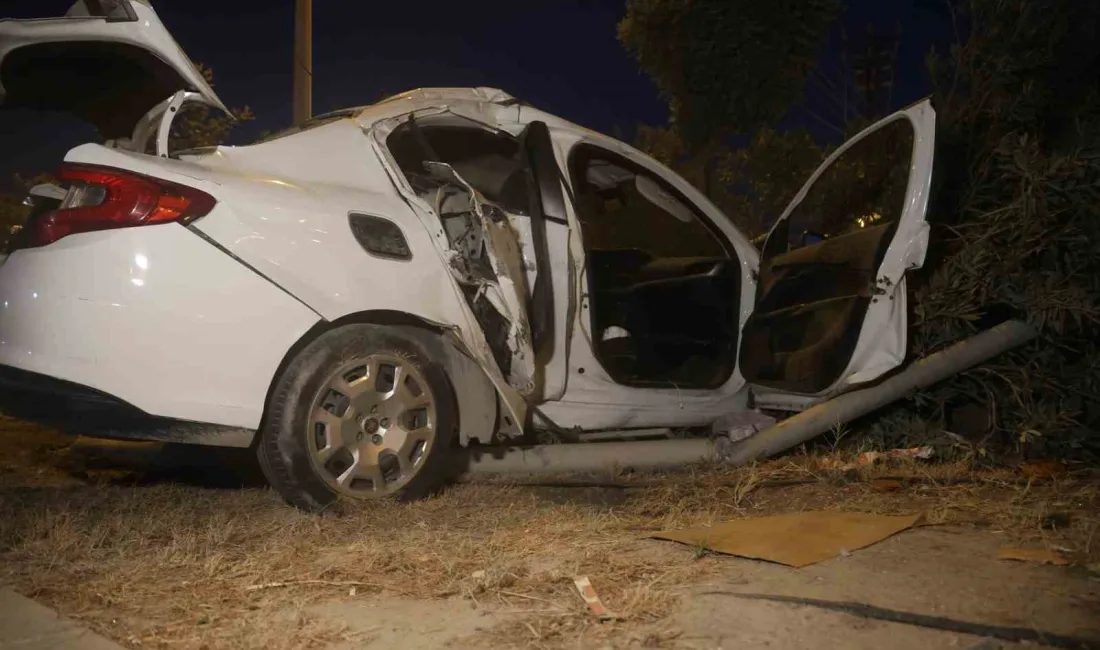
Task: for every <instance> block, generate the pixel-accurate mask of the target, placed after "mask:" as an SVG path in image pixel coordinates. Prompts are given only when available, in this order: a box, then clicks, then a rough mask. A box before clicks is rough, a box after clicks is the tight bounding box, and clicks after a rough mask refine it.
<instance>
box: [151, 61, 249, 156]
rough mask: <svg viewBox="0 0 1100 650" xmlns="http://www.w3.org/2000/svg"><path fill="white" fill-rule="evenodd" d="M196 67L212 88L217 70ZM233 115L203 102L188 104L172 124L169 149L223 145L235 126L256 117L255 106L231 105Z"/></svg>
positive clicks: (201, 66) (177, 149)
mask: <svg viewBox="0 0 1100 650" xmlns="http://www.w3.org/2000/svg"><path fill="white" fill-rule="evenodd" d="M195 67H197V68H198V69H199V72H200V73H202V76H203V77H204V78H205V79H206V81H207V83H209V84H210V86H211V87H213V86H214V71H213V70H211V69H210V68H209V67H207V66H205V65H203V64H201V63H199V64H197V65H196V66H195ZM230 110H231V111H232V113H233V118H230V117H229V116H228V115H225V114H224V113H222V112H221V111H218V110H215V109H211V108H209V107H208V106H204V105H202V104H187V105H185V106H184V110H183V113H181V114H180V116H179V117H177V118H176V119H175V121H174V122H173V123H172V130H171V132H170V133H169V135H168V149H169V150H170V151H180V150H183V149H192V148H195V147H210V146H214V145H218V144H222V143H223V142H225V141H226V139H228V138H229V134H230V132H232V130H233V127H234V126H236V125H238V124H240V123H242V122H248V121H250V120H252V119H254V117H255V116H254V115H253V114H252V109H251V108H249V107H248V106H245V107H243V108H231V109H230Z"/></svg>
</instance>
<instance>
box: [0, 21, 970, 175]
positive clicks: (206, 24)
mask: <svg viewBox="0 0 1100 650" xmlns="http://www.w3.org/2000/svg"><path fill="white" fill-rule="evenodd" d="M765 1H766V0H765ZM71 3H72V0H0V15H3V16H5V17H18V18H26V17H38V16H53V15H61V14H63V13H64V12H65V10H66V9H67V8H68V7H69V5H70V4H71ZM623 4H624V3H623V2H622V0H522V1H518V2H517V1H514V0H513V1H510V2H502V1H499V0H484V1H482V2H476V3H475V2H461V1H458V0H417V1H416V2H351V1H350V0H344V1H339V0H316V2H315V3H314V53H313V56H314V78H313V97H314V112H315V113H320V112H325V111H328V110H332V109H335V108H341V107H346V106H354V105H359V104H366V103H370V102H372V101H375V100H377V99H379V98H381V97H382V96H383V95H386V94H393V93H396V92H399V91H402V90H407V89H410V88H416V87H421V86H479V85H484V86H494V87H498V88H503V89H504V90H507V91H508V92H510V93H511V94H513V95H515V96H517V97H520V98H522V99H523V100H525V101H527V102H528V103H530V104H533V105H535V106H538V107H539V108H542V109H545V110H548V111H550V112H552V113H555V114H558V115H560V116H562V117H565V118H566V119H569V120H572V121H574V122H577V123H579V124H582V125H584V126H587V127H590V128H593V129H596V130H599V131H603V132H607V133H612V132H614V129H615V128H616V127H619V128H621V129H622V130H623V132H624V133H626V134H627V135H628V136H629V135H630V134H632V133H633V129H634V125H635V124H637V123H638V122H647V123H664V121H665V120H666V119H667V111H666V109H665V106H664V104H663V103H662V102H661V101H660V100H659V99H658V97H657V92H656V89H655V88H654V86H653V84H652V83H651V82H650V81H649V79H648V78H647V77H646V76H644V75H643V74H641V73H639V71H638V69H637V66H636V65H635V64H634V61H633V60H632V59H631V57H630V56H629V55H628V54H627V53H626V52H625V51H624V50H623V49H622V47H621V46H620V45H619V43H618V41H617V40H616V38H615V25H616V23H617V22H618V20H619V19H620V18H621V17H622V14H623ZM926 4H927V2H926V0H848V3H847V6H846V9H845V11H844V14H843V17H842V23H843V24H844V25H845V26H847V28H848V30H849V32H852V33H856V32H861V31H862V28H863V26H864V25H866V24H868V23H872V24H875V25H876V26H878V27H880V28H881V29H882V30H890V29H893V26H894V25H895V23H897V22H900V23H901V25H902V33H903V38H902V41H901V49H900V52H899V59H898V79H897V86H896V90H895V92H894V97H893V105H894V106H895V107H900V106H904V105H905V104H908V103H910V102H912V101H915V100H917V99H919V98H920V97H921V96H923V95H924V94H926V93H927V90H928V89H927V83H926V80H925V75H924V66H923V59H924V56H925V54H926V53H927V51H928V49H929V47H930V46H931V45H932V44H936V45H938V46H940V47H942V46H943V45H945V44H946V43H947V41H948V38H949V28H948V26H947V24H946V21H945V20H944V18H943V17H942V16H940V15H936V14H935V13H934V12H931V11H929V10H927V9H923V8H922V7H923V6H925V5H926ZM293 5H294V3H293V1H292V0H223V1H221V2H195V1H194V0H159V1H155V2H154V6H155V7H156V9H157V12H158V13H159V14H160V16H161V19H162V20H163V21H164V23H165V25H167V27H168V29H169V30H170V31H171V32H172V33H173V35H174V36H175V37H176V39H177V40H178V41H179V42H180V44H181V45H182V46H183V48H184V50H186V51H187V53H188V55H189V56H190V57H191V59H192V60H194V61H196V62H202V63H205V64H207V65H209V66H210V67H212V68H213V70H214V73H215V82H216V83H215V86H216V90H217V91H218V93H219V95H220V96H221V97H222V99H223V100H225V102H226V103H227V104H228V105H230V106H243V105H245V104H248V105H250V106H251V107H252V108H253V110H254V111H255V113H256V116H257V119H256V121H255V122H252V123H249V124H246V125H244V126H243V127H241V128H239V129H237V131H236V132H235V133H234V136H233V137H232V139H231V143H245V142H248V141H250V140H251V139H252V138H254V137H255V136H256V135H257V134H259V133H260V132H261V131H263V130H266V129H272V130H274V129H279V128H282V127H284V126H287V125H288V123H289V121H290V92H291V69H292V68H291V63H292V42H293V13H294V12H293ZM834 31H835V30H834ZM832 41H833V43H834V44H836V43H839V39H838V38H836V37H835V34H834V38H833V39H832ZM835 49H836V48H835V45H834V47H832V48H830V47H823V48H822V56H821V60H820V65H819V68H820V69H821V70H824V71H826V73H829V72H830V71H834V72H833V74H834V76H835V74H836V72H835V71H837V70H839V56H838V55H837V53H836V52H835V51H834V50H835ZM806 104H807V105H808V106H809V107H810V108H812V109H813V110H814V111H815V112H816V113H818V114H820V115H823V116H825V117H826V118H830V119H835V120H836V121H837V122H839V121H840V120H839V117H838V116H839V109H837V108H836V106H835V104H833V103H832V102H831V101H830V100H829V99H827V97H826V96H825V95H824V93H823V92H822V91H821V89H820V86H819V85H818V84H816V83H811V84H810V86H809V87H808V89H807V99H806ZM784 124H785V125H790V126H806V127H809V128H811V129H812V130H813V131H814V132H815V134H817V136H818V138H819V139H821V140H823V141H827V140H834V139H835V138H836V134H835V133H833V132H832V131H830V130H829V129H828V128H825V127H823V126H821V124H820V123H819V122H818V121H817V120H815V119H811V117H810V116H809V115H808V113H807V112H806V111H804V110H802V109H800V108H796V109H795V110H793V111H792V113H791V115H790V116H789V117H788V118H787V120H785V122H784ZM92 139H94V133H93V132H92V131H91V130H90V129H89V128H88V127H86V126H84V125H82V124H80V123H77V122H74V120H72V119H69V118H67V117H63V116H44V115H41V114H38V115H33V114H25V113H23V112H17V111H0V152H2V156H3V158H2V159H0V186H5V185H7V183H8V179H9V178H10V176H11V174H12V173H13V172H16V171H22V172H36V171H41V170H46V169H51V168H52V167H54V166H55V165H56V164H57V163H58V162H59V161H60V160H61V158H62V156H63V155H64V153H65V151H66V150H67V149H69V148H71V147H72V146H74V145H76V144H79V143H81V142H85V141H89V140H92Z"/></svg>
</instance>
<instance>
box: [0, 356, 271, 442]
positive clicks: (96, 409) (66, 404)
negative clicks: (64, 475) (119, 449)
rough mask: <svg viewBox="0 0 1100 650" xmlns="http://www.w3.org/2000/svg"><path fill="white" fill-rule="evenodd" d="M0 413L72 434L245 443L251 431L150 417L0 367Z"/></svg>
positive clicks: (96, 394)
mask: <svg viewBox="0 0 1100 650" xmlns="http://www.w3.org/2000/svg"><path fill="white" fill-rule="evenodd" d="M0 411H3V412H4V414H6V415H10V416H13V417H16V418H19V419H22V420H26V421H28V422H35V423H38V424H43V425H46V426H49V427H53V428H57V429H60V430H61V431H64V432H65V433H70V434H73V435H89V436H95V437H100V438H120V439H128V440H154V441H158V442H180V443H193V444H203V445H215V446H219V447H248V446H249V445H251V444H252V439H253V437H254V436H255V431H253V430H252V429H243V428H239V427H227V426H221V425H214V424H202V423H198V422H187V421H184V420H176V419H172V418H163V417H157V416H154V415H150V414H148V413H146V412H145V411H142V410H141V409H139V408H137V407H136V406H134V405H133V404H128V403H127V402H125V401H123V400H121V399H119V398H117V397H115V396H113V395H108V394H107V393H104V392H102V391H98V390H96V389H94V388H90V387H88V386H84V385H81V384H76V383H73V382H70V381H65V380H63V379H57V378H54V377H49V376H47V375H41V374H38V373H35V372H29V371H27V370H20V369H19V368H12V367H11V366H4V365H0Z"/></svg>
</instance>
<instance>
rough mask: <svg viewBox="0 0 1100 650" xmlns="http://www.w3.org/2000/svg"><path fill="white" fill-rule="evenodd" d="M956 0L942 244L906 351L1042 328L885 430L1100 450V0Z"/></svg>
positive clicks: (918, 293)
mask: <svg viewBox="0 0 1100 650" xmlns="http://www.w3.org/2000/svg"><path fill="white" fill-rule="evenodd" d="M958 10H959V11H960V14H959V15H958V16H956V21H957V24H963V25H968V26H969V31H968V36H967V37H966V39H965V42H963V43H960V44H959V45H958V46H957V47H955V48H953V50H952V53H951V55H950V57H948V58H946V59H942V58H937V57H936V56H934V55H933V56H930V58H929V67H930V71H931V73H932V75H933V79H934V81H935V83H936V86H937V92H936V97H935V100H936V101H935V105H936V108H937V127H938V128H937V155H936V181H935V182H936V186H935V191H934V196H935V197H936V201H935V203H934V204H933V206H932V207H931V210H930V217H929V221H930V222H931V223H932V227H933V236H932V242H933V245H934V246H933V249H932V250H931V252H930V254H929V258H928V260H927V261H926V263H925V268H926V269H928V272H927V273H926V274H925V276H923V277H922V278H920V280H921V281H920V282H918V283H915V286H914V287H913V288H914V289H915V294H914V301H913V302H914V307H913V312H914V326H913V335H912V346H913V352H914V354H917V355H923V354H927V353H929V352H932V351H934V350H936V349H938V348H940V347H942V346H944V345H945V344H947V343H949V342H952V341H955V340H958V339H959V338H962V337H965V336H967V335H969V334H971V333H973V332H974V331H975V330H976V329H978V328H980V327H983V326H987V325H988V324H989V323H991V322H994V321H996V320H999V319H1001V318H1004V317H1005V316H1007V315H1013V314H1015V315H1019V316H1023V317H1026V318H1027V319H1029V320H1030V321H1031V322H1033V323H1035V324H1036V325H1038V326H1040V328H1041V332H1042V336H1041V338H1040V340H1039V341H1037V342H1036V343H1034V344H1033V345H1031V346H1029V347H1028V348H1027V349H1024V350H1021V351H1017V352H1013V353H1010V354H1008V355H1003V356H1002V357H1001V358H999V359H997V360H995V361H993V362H991V363H990V364H986V365H984V366H982V367H979V368H976V369H974V370H972V371H969V372H966V373H964V374H962V375H960V376H958V377H956V378H954V379H952V380H951V381H948V382H945V383H943V384H940V385H938V386H936V387H934V388H933V389H932V390H930V391H926V392H925V393H923V394H922V395H921V396H920V399H919V400H917V401H916V402H914V403H912V404H909V405H906V406H905V407H903V408H900V409H897V410H896V411H895V413H894V418H892V419H891V420H890V421H887V422H884V426H883V427H882V428H881V430H882V431H887V430H889V429H890V427H893V431H895V432H897V431H901V432H904V431H905V429H898V428H897V426H896V425H897V423H898V422H899V421H906V420H907V421H910V422H912V421H924V422H931V423H932V424H933V425H934V428H935V429H938V430H941V431H942V430H952V429H953V430H954V431H953V432H954V433H957V434H964V436H966V437H969V438H970V439H971V442H972V443H973V444H975V445H976V446H978V447H980V448H984V449H988V448H997V449H1002V450H1003V449H1005V448H1006V447H1014V448H1016V450H1017V451H1019V452H1021V453H1040V452H1041V451H1045V452H1046V453H1052V452H1056V453H1085V452H1091V453H1093V454H1096V453H1100V441H1098V440H1097V436H1096V433H1095V432H1096V431H1097V426H1098V425H1100V347H1098V342H1100V336H1098V334H1100V328H1098V325H1100V251H1098V247H1100V40H1098V38H1097V37H1098V36H1100V33H1098V32H1100V5H1098V4H1097V3H1092V2H1079V1H1078V0H966V2H964V3H961V4H960V5H959V6H958ZM961 413H966V414H968V415H967V416H966V417H963V416H962V415H960V414H961ZM899 419H900V420H899ZM922 428H923V427H922Z"/></svg>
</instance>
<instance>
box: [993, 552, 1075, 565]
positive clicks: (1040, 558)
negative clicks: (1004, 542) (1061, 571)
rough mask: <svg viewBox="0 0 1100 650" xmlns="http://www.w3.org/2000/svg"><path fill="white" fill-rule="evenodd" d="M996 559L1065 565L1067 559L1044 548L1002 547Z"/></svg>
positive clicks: (1067, 562) (1067, 561)
mask: <svg viewBox="0 0 1100 650" xmlns="http://www.w3.org/2000/svg"><path fill="white" fill-rule="evenodd" d="M997 559H998V560H1014V561H1017V562H1034V563H1036V564H1053V565H1055V566H1065V565H1067V564H1069V560H1067V559H1066V558H1064V557H1062V556H1061V555H1059V554H1057V553H1055V552H1054V551H1048V550H1047V549H1045V548H1002V549H1001V550H999V551H997Z"/></svg>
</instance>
